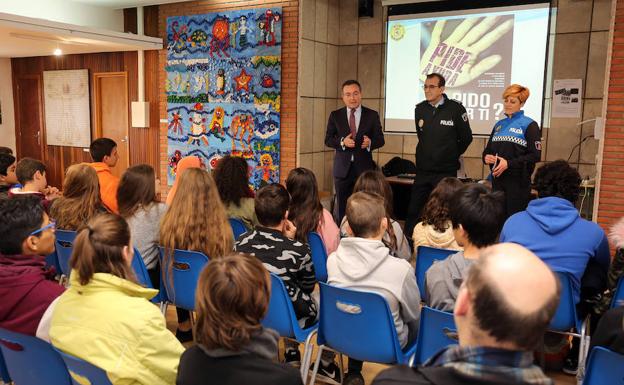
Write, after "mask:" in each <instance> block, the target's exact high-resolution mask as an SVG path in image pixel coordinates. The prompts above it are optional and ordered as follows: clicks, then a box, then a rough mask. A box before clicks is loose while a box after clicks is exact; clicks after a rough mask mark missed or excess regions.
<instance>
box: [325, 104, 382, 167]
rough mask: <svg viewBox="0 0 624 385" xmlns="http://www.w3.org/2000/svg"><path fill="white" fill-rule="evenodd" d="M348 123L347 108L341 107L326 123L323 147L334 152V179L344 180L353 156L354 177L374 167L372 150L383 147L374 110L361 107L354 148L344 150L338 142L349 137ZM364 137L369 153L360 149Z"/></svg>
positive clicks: (378, 122)
mask: <svg viewBox="0 0 624 385" xmlns="http://www.w3.org/2000/svg"><path fill="white" fill-rule="evenodd" d="M350 132H351V130H350V129H349V121H348V120H347V107H343V108H341V109H338V110H336V111H332V113H331V114H329V120H328V121H327V131H326V132H325V145H326V146H327V147H331V148H333V149H335V150H336V156H335V158H334V177H336V178H344V177H345V176H347V173H348V172H349V167H350V166H351V156H353V166H354V167H355V173H356V175H360V174H361V173H362V172H364V171H366V170H370V169H372V168H374V167H375V164H374V163H373V156H372V152H373V150H375V149H377V148H379V147H381V146H383V145H384V143H385V142H384V136H383V132H382V130H381V122H380V120H379V114H378V113H377V111H375V110H371V109H370V108H366V107H364V106H362V116H361V117H360V126H359V127H358V130H357V135H356V136H355V147H354V148H348V147H345V148H344V149H343V148H342V146H341V145H340V140H341V139H342V138H344V137H346V136H348V135H349V133H350ZM364 135H366V136H368V137H369V138H370V140H371V145H370V151H368V150H367V149H365V148H361V146H362V142H363V141H364Z"/></svg>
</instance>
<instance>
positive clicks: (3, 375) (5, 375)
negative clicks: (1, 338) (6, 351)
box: [0, 349, 11, 384]
mask: <svg viewBox="0 0 624 385" xmlns="http://www.w3.org/2000/svg"><path fill="white" fill-rule="evenodd" d="M0 381H2V382H4V383H5V384H9V383H10V382H11V376H9V370H8V369H7V367H6V363H5V362H4V357H3V356H2V350H1V349H0Z"/></svg>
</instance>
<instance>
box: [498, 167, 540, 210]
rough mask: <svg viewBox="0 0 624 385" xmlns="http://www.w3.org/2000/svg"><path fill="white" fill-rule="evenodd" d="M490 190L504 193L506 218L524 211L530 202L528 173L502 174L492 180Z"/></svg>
mask: <svg viewBox="0 0 624 385" xmlns="http://www.w3.org/2000/svg"><path fill="white" fill-rule="evenodd" d="M525 174H527V175H525ZM492 188H493V189H494V191H502V192H503V193H505V213H506V216H507V218H509V217H510V216H512V215H514V214H515V213H517V212H520V211H524V210H526V208H527V206H528V205H529V201H530V200H531V176H530V175H528V173H514V174H510V173H508V172H504V173H503V174H502V175H501V176H499V177H496V178H492Z"/></svg>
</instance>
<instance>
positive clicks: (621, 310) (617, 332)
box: [590, 306, 624, 354]
mask: <svg viewBox="0 0 624 385" xmlns="http://www.w3.org/2000/svg"><path fill="white" fill-rule="evenodd" d="M623 318H624V306H619V307H616V308H613V309H611V310H608V311H607V312H606V313H604V314H603V316H602V317H601V318H600V321H598V326H597V327H596V331H595V332H594V335H593V336H592V338H591V346H590V351H591V348H593V347H594V346H602V347H605V348H607V349H610V350H613V351H614V352H617V353H620V354H624V328H623V327H622V319H623Z"/></svg>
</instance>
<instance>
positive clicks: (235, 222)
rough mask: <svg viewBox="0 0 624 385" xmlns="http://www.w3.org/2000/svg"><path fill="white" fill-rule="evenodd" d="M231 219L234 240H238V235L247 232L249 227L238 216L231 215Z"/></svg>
mask: <svg viewBox="0 0 624 385" xmlns="http://www.w3.org/2000/svg"><path fill="white" fill-rule="evenodd" d="M229 220H230V226H232V233H233V234H234V240H235V241H236V240H237V239H238V237H240V236H241V234H243V233H246V232H247V227H246V226H245V224H244V223H243V221H241V220H240V219H238V218H233V217H230V218H229Z"/></svg>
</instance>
